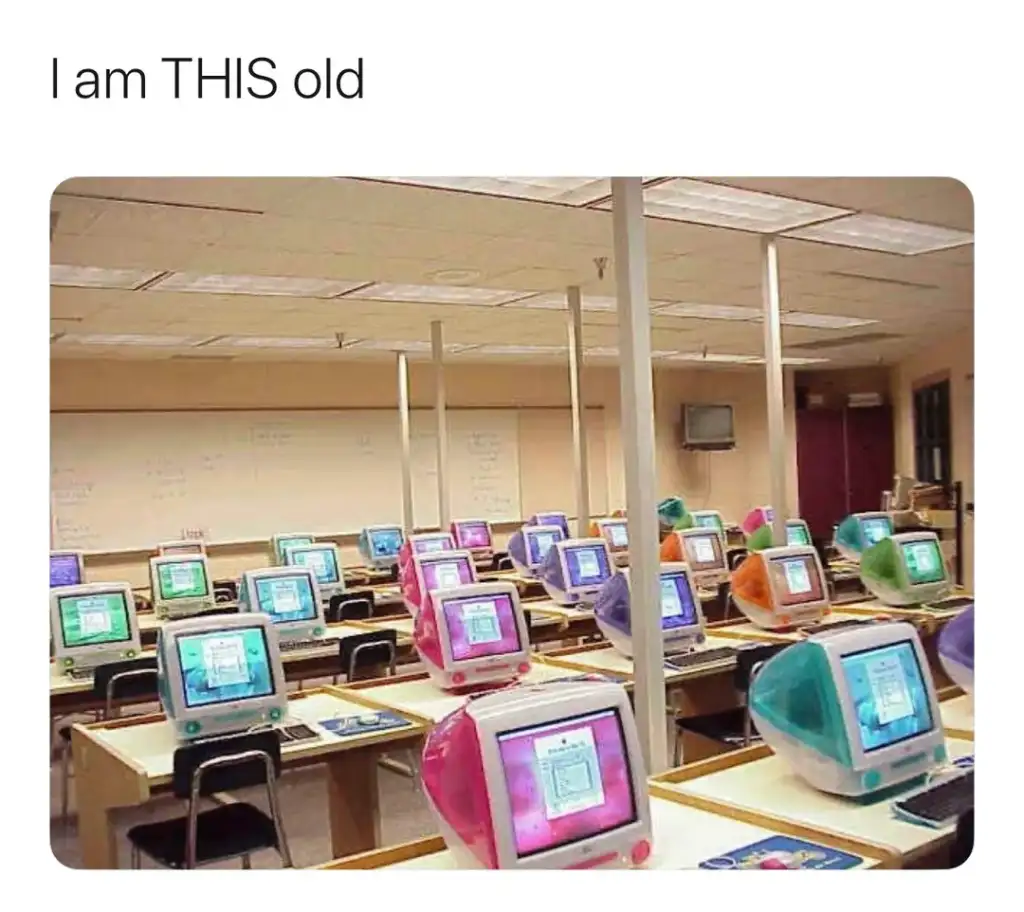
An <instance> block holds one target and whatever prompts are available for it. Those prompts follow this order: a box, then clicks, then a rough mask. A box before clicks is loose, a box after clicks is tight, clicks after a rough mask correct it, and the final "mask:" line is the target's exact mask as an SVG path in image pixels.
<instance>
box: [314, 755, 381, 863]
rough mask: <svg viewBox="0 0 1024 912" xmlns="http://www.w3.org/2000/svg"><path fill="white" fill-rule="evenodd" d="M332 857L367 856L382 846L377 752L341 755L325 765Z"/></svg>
mask: <svg viewBox="0 0 1024 912" xmlns="http://www.w3.org/2000/svg"><path fill="white" fill-rule="evenodd" d="M327 799H328V804H329V813H330V822H331V857H332V858H344V857H345V856H346V855H354V854H356V853H357V852H368V851H370V850H371V849H376V848H378V847H379V846H380V844H381V837H380V791H379V784H378V782H377V751H374V750H348V751H343V752H341V753H340V754H338V755H337V756H335V757H334V758H332V759H331V761H330V762H329V763H328V764H327Z"/></svg>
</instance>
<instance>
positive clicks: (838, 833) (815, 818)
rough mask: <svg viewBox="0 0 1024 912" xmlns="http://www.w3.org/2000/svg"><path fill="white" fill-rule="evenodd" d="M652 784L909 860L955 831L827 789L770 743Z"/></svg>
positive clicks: (958, 743)
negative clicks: (909, 819)
mask: <svg viewBox="0 0 1024 912" xmlns="http://www.w3.org/2000/svg"><path fill="white" fill-rule="evenodd" d="M946 746H947V749H948V751H949V755H950V759H951V760H955V759H957V758H958V757H963V756H967V755H970V754H973V753H974V744H973V743H972V742H970V741H962V740H959V739H955V738H947V739H946ZM652 783H656V784H657V785H658V786H660V787H662V788H664V789H665V790H666V791H668V792H678V793H680V794H683V795H686V796H688V798H689V799H691V800H692V801H693V802H694V803H695V804H696V805H697V806H699V807H702V808H704V809H705V810H715V811H717V812H719V813H729V814H733V815H735V816H739V817H741V819H745V820H748V821H750V822H755V823H759V824H760V825H762V826H770V825H772V824H773V823H775V822H778V821H784V822H787V823H790V824H795V825H799V826H805V827H810V828H812V829H814V830H818V831H820V832H824V833H830V834H832V835H833V836H835V837H838V838H844V839H856V840H859V841H861V842H867V843H871V844H872V845H875V846H878V847H879V848H881V849H882V850H884V851H888V852H892V853H895V854H897V855H899V856H900V859H901V863H902V864H903V865H907V864H910V863H913V862H915V861H920V860H922V859H924V858H926V857H929V856H933V857H934V856H936V855H938V854H941V853H942V852H943V851H944V850H945V849H946V848H947V847H948V845H949V843H950V842H951V841H952V838H953V835H954V832H955V827H952V826H950V827H946V828H944V829H941V830H940V829H932V828H930V827H925V826H918V825H916V824H913V823H907V822H906V821H903V820H899V819H897V818H896V817H894V816H893V813H892V811H891V809H890V807H889V804H890V800H891V799H885V800H882V801H876V802H874V803H872V804H858V803H857V802H854V801H851V800H849V799H845V798H840V797H838V796H835V795H828V794H826V793H825V792H820V791H818V790H817V789H814V788H812V787H811V786H809V785H808V784H807V783H806V782H804V781H803V780H802V779H800V778H799V777H798V776H797V775H796V774H795V773H794V772H793V771H792V769H791V768H790V766H789V764H788V763H787V762H786V761H785V760H782V759H781V758H779V757H777V756H776V755H775V754H773V753H772V750H771V748H769V747H767V746H766V745H759V746H757V747H749V748H744V749H742V750H739V751H734V752H732V753H730V754H724V755H722V756H720V757H714V758H712V759H710V760H704V761H701V762H698V763H693V764H690V765H688V766H683V767H680V768H678V769H675V770H671V771H670V772H667V773H664V774H663V775H661V776H657V777H655V778H654V779H652ZM658 794H661V792H658Z"/></svg>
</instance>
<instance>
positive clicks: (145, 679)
mask: <svg viewBox="0 0 1024 912" xmlns="http://www.w3.org/2000/svg"><path fill="white" fill-rule="evenodd" d="M92 692H93V695H94V696H95V697H96V699H97V700H102V701H103V702H104V703H106V701H107V700H108V699H110V700H117V699H125V698H131V699H142V698H145V697H149V698H151V699H152V700H156V699H157V670H156V657H155V656H154V657H152V658H145V659H129V660H128V661H125V662H108V663H107V664H106V665H100V666H98V667H97V669H96V671H95V672H94V674H93V685H92Z"/></svg>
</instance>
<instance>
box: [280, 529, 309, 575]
mask: <svg viewBox="0 0 1024 912" xmlns="http://www.w3.org/2000/svg"><path fill="white" fill-rule="evenodd" d="M314 541H316V536H315V535H313V533H312V532H279V533H278V534H277V535H274V536H272V537H271V539H270V566H271V567H276V566H280V565H281V564H283V563H284V549H285V548H286V547H288V546H289V545H311V544H312V543H313V542H314Z"/></svg>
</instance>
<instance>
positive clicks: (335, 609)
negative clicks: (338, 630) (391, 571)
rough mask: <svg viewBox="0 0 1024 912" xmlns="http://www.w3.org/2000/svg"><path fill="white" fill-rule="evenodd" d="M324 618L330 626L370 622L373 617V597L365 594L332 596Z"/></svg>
mask: <svg viewBox="0 0 1024 912" xmlns="http://www.w3.org/2000/svg"><path fill="white" fill-rule="evenodd" d="M324 616H325V618H326V620H327V623H328V624H337V623H338V622H339V621H365V620H368V619H369V618H371V617H373V596H372V594H364V593H359V594H354V593H342V594H340V595H332V596H331V597H330V599H329V600H328V602H327V610H326V611H325V612H324Z"/></svg>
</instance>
